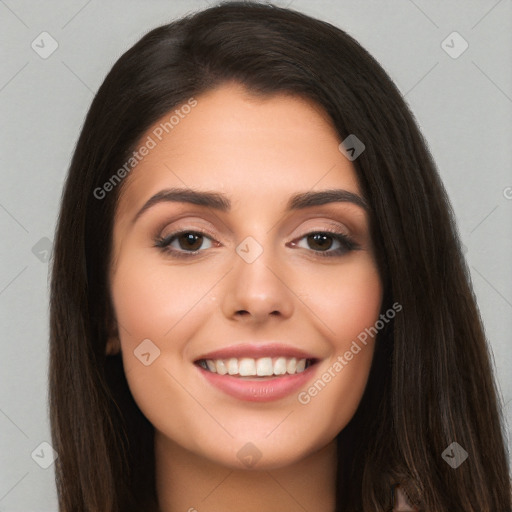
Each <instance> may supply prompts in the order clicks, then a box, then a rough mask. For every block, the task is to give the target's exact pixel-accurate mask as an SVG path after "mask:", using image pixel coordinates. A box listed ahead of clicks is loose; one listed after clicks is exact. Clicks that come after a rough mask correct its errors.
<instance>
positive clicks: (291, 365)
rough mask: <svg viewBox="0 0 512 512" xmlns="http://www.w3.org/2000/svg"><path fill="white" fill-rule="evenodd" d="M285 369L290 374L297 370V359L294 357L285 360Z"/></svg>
mask: <svg viewBox="0 0 512 512" xmlns="http://www.w3.org/2000/svg"><path fill="white" fill-rule="evenodd" d="M286 371H287V372H288V373H291V374H292V375H293V374H294V373H295V372H296V371H297V359H295V357H292V358H291V359H288V361H286Z"/></svg>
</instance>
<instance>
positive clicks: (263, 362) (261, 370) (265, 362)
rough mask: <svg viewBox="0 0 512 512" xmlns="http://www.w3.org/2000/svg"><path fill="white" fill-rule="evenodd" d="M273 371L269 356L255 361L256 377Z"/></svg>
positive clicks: (268, 374) (270, 373) (265, 375)
mask: <svg viewBox="0 0 512 512" xmlns="http://www.w3.org/2000/svg"><path fill="white" fill-rule="evenodd" d="M273 373H274V367H273V366H272V358H271V357H262V358H261V359H258V360H257V361H256V375H258V377H268V376H270V375H272V374H273Z"/></svg>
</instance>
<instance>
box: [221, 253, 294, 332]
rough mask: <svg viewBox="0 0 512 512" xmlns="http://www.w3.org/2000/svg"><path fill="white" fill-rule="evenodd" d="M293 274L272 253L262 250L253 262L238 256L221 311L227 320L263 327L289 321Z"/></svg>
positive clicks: (291, 311) (292, 305)
mask: <svg viewBox="0 0 512 512" xmlns="http://www.w3.org/2000/svg"><path fill="white" fill-rule="evenodd" d="M290 278H291V275H290V272H287V271H286V269H285V267H284V265H283V264H280V263H279V262H278V261H277V260H276V258H275V256H274V253H273V251H271V250H270V249H267V248H263V252H262V253H261V254H260V255H259V256H258V257H257V258H256V259H255V260H254V261H251V260H250V259H244V258H243V257H241V256H239V255H238V254H235V257H234V263H233V269H232V271H231V272H229V274H228V276H227V281H226V282H225V288H224V294H223V295H224V299H223V301H222V310H223V313H224V315H225V316H226V318H229V319H233V320H244V321H246V322H254V323H263V322H265V321H268V320H269V319H271V318H273V317H280V318H282V319H286V318H289V317H290V316H291V315H292V313H293V308H294V297H295V294H294V292H293V283H290V282H289V281H290Z"/></svg>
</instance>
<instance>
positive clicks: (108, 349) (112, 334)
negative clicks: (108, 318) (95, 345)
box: [105, 320, 121, 356]
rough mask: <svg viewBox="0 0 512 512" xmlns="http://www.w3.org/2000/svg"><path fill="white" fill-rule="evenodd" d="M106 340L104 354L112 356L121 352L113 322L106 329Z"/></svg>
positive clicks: (115, 326) (117, 331)
mask: <svg viewBox="0 0 512 512" xmlns="http://www.w3.org/2000/svg"><path fill="white" fill-rule="evenodd" d="M108 332H109V334H108V339H107V343H106V346H105V353H106V355H107V356H113V355H115V354H119V353H120V352H121V341H120V340H119V330H118V328H117V325H116V322H115V320H114V321H112V322H111V324H110V327H109V329H108Z"/></svg>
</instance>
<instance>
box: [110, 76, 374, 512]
mask: <svg viewBox="0 0 512 512" xmlns="http://www.w3.org/2000/svg"><path fill="white" fill-rule="evenodd" d="M196 100H197V105H196V106H195V107H194V108H193V109H191V111H190V112H189V113H188V114H187V115H186V116H184V117H183V118H180V121H179V123H177V124H176V125H175V126H174V127H173V129H172V131H170V132H169V133H168V134H166V135H165V136H164V137H162V140H161V141H158V140H157V144H156V146H155V147H154V148H153V149H151V151H150V152H149V154H148V155H147V156H145V157H144V159H143V160H142V161H141V162H140V163H139V164H138V165H137V166H136V168H135V169H134V170H133V171H132V172H131V174H130V175H129V176H128V177H127V178H125V179H126V180H127V181H126V183H124V189H123V193H122V195H121V197H120V202H119V205H118V209H117V211H116V216H115V225H114V256H113V260H112V268H111V274H110V285H111V294H112V300H113V304H114V310H115V315H116V325H114V326H113V334H112V337H111V339H110V340H109V344H108V347H107V350H108V351H109V352H110V353H112V352H116V351H118V350H121V352H122V356H123V363H124V367H125V372H126V376H127V380H128V384H129V386H130V390H131V392H132V394H133V396H134V399H135V400H136V402H137V404H138V406H139V407H140V409H141V411H142V412H143V413H144V415H145V416H146V417H147V418H148V419H149V421H150V422H151V423H152V424H153V426H154V427H155V456H156V486H157V493H158V498H159V502H160V507H161V510H162V512H179V511H183V512H186V511H190V512H193V511H194V510H197V511H198V512H213V511H219V510H222V511H224V512H230V511H235V510H236V511H239V510H244V511H248V512H250V511H254V512H256V511H258V512H260V511H261V510H265V511H269V512H270V511H283V510H286V511H295V510H297V511H303V510H311V511H312V510H314V511H316V512H331V511H333V510H334V508H335V492H336V464H337V461H336V436H337V434H338V433H339V432H340V431H341V430H343V428H344V427H345V426H346V425H347V423H348V422H349V421H350V419H351V418H352V416H353V415H354V412H355V411H356V409H357V406H358V404H359V402H360V400H361V397H362V394H363V391H364V388H365V385H366V382H367V379H368V374H369V370H370V365H371V361H372V356H373V343H372V341H373V340H372V339H371V338H368V341H369V342H368V343H367V344H366V345H361V344H360V343H359V345H361V347H360V350H359V351H358V352H357V353H354V351H353V352H352V354H353V355H352V356H351V357H350V356H349V357H345V354H347V351H350V350H351V347H353V342H354V340H356V339H357V336H358V335H359V334H360V333H361V332H363V331H364V329H365V328H368V327H370V326H373V325H374V324H375V322H376V321H377V320H378V318H379V312H380V307H381V302H382V291H383V290H382V283H381V279H380V276H379V274H378V271H377V267H376V261H375V257H374V253H373V248H372V241H371V237H370V234H369V225H368V215H367V212H366V211H365V210H364V209H363V208H362V207H360V206H358V205H357V204H354V203H352V202H330V203H327V204H322V205H316V206H309V207H307V208H302V209H296V210H287V209H286V206H287V202H288V200H289V199H290V197H291V196H292V195H294V194H298V193H305V192H319V191H323V190H327V189H343V190H346V191H349V192H352V193H353V194H357V195H359V196H360V195H361V191H360V189H359V185H358V182H357V179H356V174H355V171H354V168H353V165H352V163H351V162H350V161H349V160H348V159H347V158H346V157H345V156H344V155H343V154H342V153H341V152H340V150H339V149H338V146H339V144H340V142H341V141H340V140H339V138H338V136H337V134H336V132H335V130H334V128H333V126H332V124H331V123H330V121H329V119H328V117H327V116H326V114H325V113H324V112H323V111H322V110H321V109H320V108H319V107H317V106H316V105H314V104H312V103H311V102H309V101H306V100H304V99H301V98H299V97H296V96H289V95H276V96H273V97H270V98H265V99H262V98H257V97H255V96H253V95H251V94H250V93H248V92H247V91H246V90H245V89H243V88H242V87H241V86H239V85H237V84H226V85H223V86H221V87H219V88H218V89H215V90H214V91H210V92H208V93H206V94H203V95H200V96H198V97H197V98H196ZM168 118H169V116H165V119H168ZM159 122H160V121H159ZM159 122H158V123H155V126H154V127H157V126H158V124H159ZM154 127H152V128H151V129H150V130H148V132H147V134H146V136H144V137H143V138H142V139H141V140H145V139H146V137H147V135H151V134H152V133H153V129H154ZM153 138H154V137H153ZM178 187H179V188H185V189H188V190H190V189H194V190H197V191H209V192H217V193H220V194H223V195H225V196H226V197H227V198H228V199H229V200H230V201H231V207H230V209H229V210H226V211H221V210H216V209H214V208H212V207H205V206H199V205H195V204H190V203H186V202H175V201H162V202H158V203H157V204H154V205H153V206H151V207H150V208H147V209H146V210H145V211H144V212H143V213H142V214H140V216H139V217H138V219H137V220H136V221H135V222H133V219H134V217H135V216H136V213H137V212H138V211H139V210H140V209H141V208H142V206H143V205H144V204H145V203H146V201H147V200H148V199H149V198H150V197H152V196H153V195H154V194H156V193H158V192H159V191H161V190H163V189H170V188H178ZM182 231H184V232H186V233H190V231H192V232H194V233H197V232H199V233H200V235H199V236H198V237H197V238H196V239H193V240H192V241H193V243H192V242H188V241H189V240H190V238H186V237H184V236H183V234H182V235H181V238H180V235H178V236H177V237H176V238H174V239H173V240H172V242H171V243H170V245H168V246H167V247H166V249H167V251H168V252H166V251H165V249H163V248H161V247H158V246H156V241H157V240H158V239H159V238H160V239H162V238H163V239H167V238H168V237H169V235H174V234H175V233H176V232H182ZM326 232H335V233H342V234H344V235H346V236H349V237H350V238H351V239H352V240H353V242H355V243H356V245H357V249H351V250H349V249H347V247H346V246H345V245H344V243H343V242H340V241H339V240H338V239H336V238H335V237H332V238H329V233H326ZM315 233H324V234H325V235H326V236H327V237H328V238H327V239H323V243H320V242H315V239H313V235H311V234H315ZM201 234H202V235H201ZM331 236H332V234H331ZM247 237H252V241H250V245H244V244H247ZM194 240H195V241H194ZM187 242H188V245H187ZM242 242H243V244H242ZM241 244H242V245H241ZM240 246H241V247H244V248H245V249H246V252H247V254H255V252H254V251H258V250H259V249H261V251H262V252H261V254H259V256H258V257H256V258H255V259H254V260H253V261H251V262H248V261H247V260H246V259H244V258H243V257H241V254H242V253H241V252H237V250H236V249H237V247H240ZM169 251H170V252H169ZM172 251H174V252H172ZM178 252H179V253H180V254H183V253H188V254H189V255H188V256H187V255H185V256H184V257H177V256H176V254H177V253H178ZM190 253H194V254H193V255H190ZM321 253H330V254H331V256H330V257H329V256H322V254H321ZM143 340H151V342H150V344H147V343H148V342H146V345H144V347H145V349H144V350H145V351H144V353H145V354H147V353H150V356H144V357H146V359H150V361H151V362H150V363H149V364H147V365H146V364H143V363H142V362H141V358H140V357H137V356H136V354H134V351H135V352H136V353H137V350H138V347H139V346H140V344H141V342H142V341H143ZM267 342H277V343H280V344H284V345H286V346H287V347H294V348H297V349H300V350H303V351H305V352H307V353H308V354H312V355H314V357H315V364H314V366H312V367H311V368H309V369H308V371H309V372H310V373H309V374H308V375H311V377H309V380H308V382H307V383H305V385H304V386H302V387H301V389H298V390H295V391H294V392H292V393H289V394H287V395H286V396H284V397H281V398H278V399H272V400H268V401H264V402H255V401H250V400H244V399H240V398H236V397H233V396H231V395H229V394H227V393H225V392H224V391H222V390H220V389H219V388H217V387H216V386H214V385H212V384H211V383H210V382H209V381H208V380H207V379H205V378H204V371H203V370H201V369H200V368H199V367H198V364H196V363H197V359H198V358H199V357H200V356H202V355H204V354H207V353H208V352H211V351H214V350H217V349H222V348H226V347H232V346H234V345H244V344H247V343H251V344H254V345H258V344H263V345H264V344H266V343H267ZM158 351H159V353H158ZM157 354H158V355H157ZM139 356H140V350H139ZM339 357H342V358H343V361H344V363H343V365H341V363H339V361H340V359H339ZM146 362H147V361H146ZM336 362H338V365H336ZM340 368H341V369H340ZM325 375H327V377H325V379H323V377H322V376H325ZM329 376H330V377H329ZM321 377H322V379H323V382H324V384H325V385H324V386H322V387H321V388H320V390H318V389H317V390H316V392H315V391H314V390H313V391H311V392H310V391H308V390H310V389H311V386H312V385H313V384H314V383H315V382H316V381H317V379H319V378H321ZM299 392H302V395H300V397H302V400H300V399H299ZM244 447H245V448H244ZM241 450H242V451H241ZM244 450H245V451H244ZM247 453H249V456H250V457H249V459H247V457H244V454H245V455H247ZM248 460H250V463H248Z"/></svg>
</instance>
